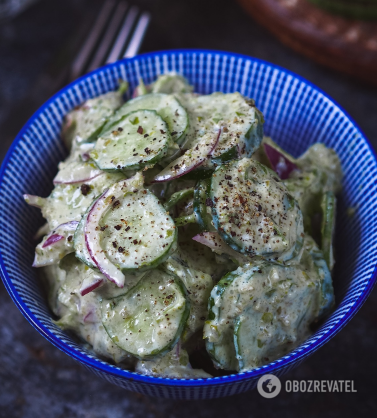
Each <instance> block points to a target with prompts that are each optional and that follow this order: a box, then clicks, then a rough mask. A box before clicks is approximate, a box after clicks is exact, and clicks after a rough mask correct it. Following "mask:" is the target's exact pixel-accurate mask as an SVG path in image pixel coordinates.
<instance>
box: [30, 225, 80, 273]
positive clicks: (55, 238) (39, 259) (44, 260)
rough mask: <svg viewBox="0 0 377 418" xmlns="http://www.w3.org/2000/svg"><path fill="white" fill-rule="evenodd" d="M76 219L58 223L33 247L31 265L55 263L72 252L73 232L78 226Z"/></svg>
mask: <svg viewBox="0 0 377 418" xmlns="http://www.w3.org/2000/svg"><path fill="white" fill-rule="evenodd" d="M78 224H79V223H78V222H77V221H71V222H66V223H64V224H61V225H59V226H58V227H56V228H55V229H54V230H53V231H51V232H50V233H49V234H48V235H46V236H45V237H44V239H43V241H42V242H41V243H40V244H38V245H37V247H36V249H35V258H34V263H33V267H43V266H49V265H51V264H57V263H58V262H59V261H60V260H61V259H62V258H63V257H64V256H66V255H67V254H69V253H72V252H74V249H73V234H74V232H75V230H76V228H77V226H78Z"/></svg>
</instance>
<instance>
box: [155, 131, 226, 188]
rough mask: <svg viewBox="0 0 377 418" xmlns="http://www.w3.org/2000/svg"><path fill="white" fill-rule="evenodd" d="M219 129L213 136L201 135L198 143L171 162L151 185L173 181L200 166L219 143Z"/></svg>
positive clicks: (210, 134)
mask: <svg viewBox="0 0 377 418" xmlns="http://www.w3.org/2000/svg"><path fill="white" fill-rule="evenodd" d="M220 136H221V129H219V130H218V132H216V133H215V134H213V133H207V134H205V135H203V137H202V138H201V141H200V143H198V144H197V145H196V146H195V147H194V148H191V149H189V150H188V151H187V152H186V153H185V154H184V155H182V156H181V157H179V158H177V159H176V160H174V161H173V162H171V163H170V164H169V165H168V166H167V167H165V168H164V169H163V170H162V171H161V172H160V173H159V174H157V176H156V177H155V178H154V179H153V182H152V183H159V182H164V181H169V180H174V179H176V178H178V177H181V176H183V175H185V174H187V173H189V172H190V171H192V170H195V169H196V168H198V167H199V166H201V165H202V164H203V163H204V162H205V161H206V160H207V159H208V158H209V157H210V156H211V155H212V153H213V152H214V150H215V149H216V147H217V144H218V143H219V140H220Z"/></svg>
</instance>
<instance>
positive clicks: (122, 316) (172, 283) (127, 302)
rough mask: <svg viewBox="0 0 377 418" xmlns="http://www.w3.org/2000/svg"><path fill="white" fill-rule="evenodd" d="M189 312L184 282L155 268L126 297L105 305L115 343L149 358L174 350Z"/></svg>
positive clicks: (104, 319)
mask: <svg viewBox="0 0 377 418" xmlns="http://www.w3.org/2000/svg"><path fill="white" fill-rule="evenodd" d="M189 311H190V302H189V301H188V300H187V296H186V289H185V287H184V285H183V284H182V282H181V281H180V279H179V278H178V277H177V276H173V275H171V274H168V273H166V272H164V271H162V270H160V269H155V270H153V271H151V272H150V273H148V274H147V275H146V276H144V277H143V278H142V279H141V280H140V282H139V283H138V284H137V285H136V286H135V287H133V288H132V289H131V290H129V291H128V292H127V293H126V294H125V295H123V296H119V297H117V298H114V299H111V300H104V301H103V302H102V323H103V325H104V327H105V329H106V331H107V333H108V334H109V336H110V338H111V339H112V340H113V341H114V343H115V344H117V345H118V346H119V347H120V348H122V349H123V350H125V351H126V352H128V353H130V354H132V355H134V356H135V357H137V358H139V359H147V358H153V357H156V356H159V355H162V354H164V353H166V352H168V351H170V350H171V349H172V348H173V346H174V345H175V344H176V343H177V341H178V339H179V337H180V335H181V333H182V330H183V327H184V325H185V324H186V321H187V318H188V315H189Z"/></svg>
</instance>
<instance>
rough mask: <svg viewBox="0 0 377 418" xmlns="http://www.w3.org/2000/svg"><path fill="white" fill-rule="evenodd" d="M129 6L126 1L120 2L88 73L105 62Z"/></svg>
mask: <svg viewBox="0 0 377 418" xmlns="http://www.w3.org/2000/svg"><path fill="white" fill-rule="evenodd" d="M127 8H128V6H127V3H126V2H124V1H120V2H119V3H118V5H117V7H116V8H115V11H114V13H113V15H112V17H111V20H110V22H109V24H108V25H107V28H106V32H105V34H104V36H103V38H102V40H101V43H100V45H99V46H98V49H97V51H96V53H95V55H94V57H93V59H92V61H91V63H90V64H89V67H88V69H87V72H90V71H92V70H95V69H96V68H98V67H99V66H100V65H102V64H103V63H104V62H105V59H106V56H107V53H108V51H109V49H110V47H111V45H112V43H113V40H114V37H115V35H116V33H117V31H118V28H119V26H120V24H121V22H122V20H123V16H124V14H125V13H126V10H127Z"/></svg>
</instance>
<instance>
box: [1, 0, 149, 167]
mask: <svg viewBox="0 0 377 418" xmlns="http://www.w3.org/2000/svg"><path fill="white" fill-rule="evenodd" d="M149 21H150V14H149V13H148V12H141V11H140V9H139V8H138V7H137V6H134V5H129V4H128V3H127V2H126V1H125V0H105V1H104V2H103V4H102V7H101V8H100V10H99V12H98V13H97V14H96V15H95V18H94V23H91V26H90V30H88V31H87V33H85V34H84V35H82V36H81V37H82V38H83V39H84V42H82V43H81V44H80V45H79V47H78V48H76V50H78V52H77V51H75V53H74V52H73V51H72V48H73V47H72V44H73V41H75V38H72V39H70V40H69V42H67V45H66V46H65V47H64V48H63V52H64V54H63V55H67V50H69V51H68V52H69V53H70V55H71V56H73V59H72V58H71V59H70V62H69V63H68V64H66V65H62V63H61V55H62V54H61V53H60V54H57V57H56V59H55V61H54V62H53V64H52V65H50V67H49V68H48V69H47V70H46V71H45V72H44V73H43V74H42V75H41V76H40V77H39V78H38V79H37V81H36V82H35V83H34V85H33V86H32V88H31V89H30V91H29V93H28V95H27V96H26V97H24V98H23V99H22V100H21V101H20V102H19V103H17V104H16V105H14V106H12V107H11V108H10V110H9V111H8V114H7V116H6V117H5V120H4V121H3V122H2V123H1V125H0V133H1V141H0V161H1V160H2V159H3V157H4V155H5V152H6V150H7V149H8V147H9V145H10V143H11V141H12V140H13V138H14V137H15V135H16V134H17V132H18V131H19V129H20V128H21V127H22V125H23V124H24V123H25V122H26V121H27V119H28V118H29V117H30V116H31V115H32V113H33V112H34V111H35V110H36V109H37V108H38V107H39V106H40V105H41V104H42V103H43V102H44V101H45V100H47V99H48V98H49V97H50V96H51V95H52V94H54V93H55V92H56V91H58V90H59V89H60V88H61V87H63V86H64V85H65V84H67V83H68V82H71V81H73V80H75V79H76V78H78V77H80V76H81V75H83V74H86V73H87V72H90V71H92V70H95V69H96V68H98V67H100V66H101V65H104V64H107V63H111V62H114V61H116V60H118V59H121V58H131V57H133V56H135V55H136V54H137V52H138V51H139V48H140V46H141V43H142V41H143V38H144V35H145V33H146V31H147V28H148V24H149ZM83 29H84V30H85V31H86V29H87V27H84V28H83ZM75 36H76V35H75Z"/></svg>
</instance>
